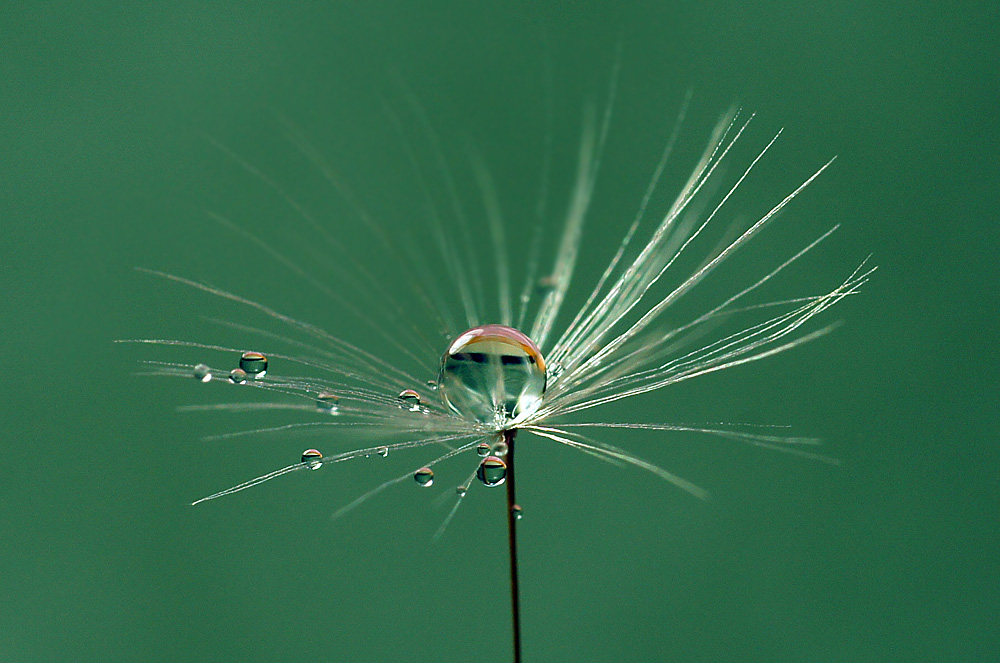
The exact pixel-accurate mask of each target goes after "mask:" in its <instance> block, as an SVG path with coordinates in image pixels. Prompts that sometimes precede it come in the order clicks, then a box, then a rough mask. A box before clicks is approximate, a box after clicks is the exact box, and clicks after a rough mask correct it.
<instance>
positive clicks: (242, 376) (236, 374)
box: [229, 368, 247, 384]
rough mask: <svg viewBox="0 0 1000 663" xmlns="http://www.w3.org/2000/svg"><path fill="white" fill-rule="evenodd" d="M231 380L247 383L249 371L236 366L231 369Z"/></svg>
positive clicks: (234, 382)
mask: <svg viewBox="0 0 1000 663" xmlns="http://www.w3.org/2000/svg"><path fill="white" fill-rule="evenodd" d="M229 381H230V382H232V383H233V384H246V383H247V372H246V371H244V370H243V369H242V368H234V369H233V370H231V371H229Z"/></svg>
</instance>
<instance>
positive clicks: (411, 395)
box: [398, 389, 420, 412]
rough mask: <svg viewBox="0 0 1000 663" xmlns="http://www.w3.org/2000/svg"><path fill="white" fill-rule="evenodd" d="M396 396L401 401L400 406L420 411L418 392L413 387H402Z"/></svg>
mask: <svg viewBox="0 0 1000 663" xmlns="http://www.w3.org/2000/svg"><path fill="white" fill-rule="evenodd" d="M398 398H399V400H400V401H402V404H401V405H400V407H403V408H406V409H408V410H409V411H410V412H419V411H420V394H418V393H417V392H416V391H414V390H413V389H404V390H403V391H401V392H399V396H398Z"/></svg>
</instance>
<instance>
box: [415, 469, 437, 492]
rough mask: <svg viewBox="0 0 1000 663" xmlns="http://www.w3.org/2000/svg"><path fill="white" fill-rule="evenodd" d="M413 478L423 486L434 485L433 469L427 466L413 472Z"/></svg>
mask: <svg viewBox="0 0 1000 663" xmlns="http://www.w3.org/2000/svg"><path fill="white" fill-rule="evenodd" d="M413 480H414V481H416V482H417V485H419V486H421V487H423V488H430V487H431V486H432V485H434V470H432V469H431V468H429V467H421V468H420V469H419V470H417V471H416V472H414V473H413Z"/></svg>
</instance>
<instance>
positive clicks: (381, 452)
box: [375, 447, 389, 458]
mask: <svg viewBox="0 0 1000 663" xmlns="http://www.w3.org/2000/svg"><path fill="white" fill-rule="evenodd" d="M375 453H377V454H378V455H379V456H381V457H382V458H385V457H386V456H388V455H389V447H379V448H378V449H376V451H375Z"/></svg>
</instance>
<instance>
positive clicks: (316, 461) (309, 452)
mask: <svg viewBox="0 0 1000 663" xmlns="http://www.w3.org/2000/svg"><path fill="white" fill-rule="evenodd" d="M302 462H303V463H308V464H309V469H310V470H318V469H319V468H321V467H323V454H321V453H320V452H319V451H318V450H317V449H306V450H305V451H303V452H302Z"/></svg>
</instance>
